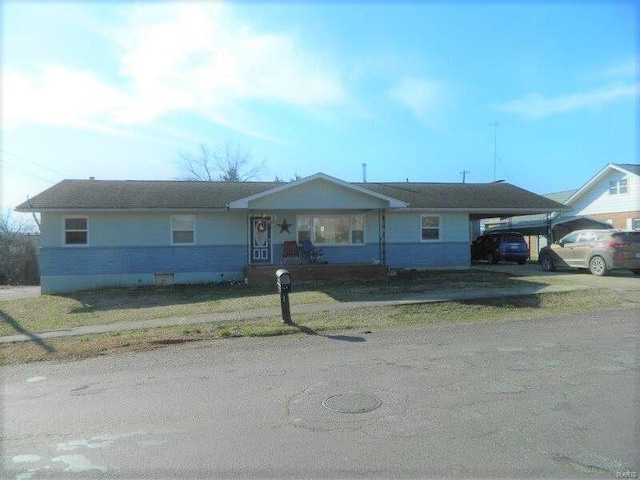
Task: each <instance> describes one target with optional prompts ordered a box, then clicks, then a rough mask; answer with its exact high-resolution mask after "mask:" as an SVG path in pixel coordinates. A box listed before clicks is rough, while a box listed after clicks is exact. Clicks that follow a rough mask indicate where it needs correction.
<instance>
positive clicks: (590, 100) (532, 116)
mask: <svg viewBox="0 0 640 480" xmlns="http://www.w3.org/2000/svg"><path fill="white" fill-rule="evenodd" d="M639 94H640V84H637V83H626V84H613V85H609V86H606V87H602V88H598V89H595V90H591V91H587V92H580V93H571V94H567V95H561V96H558V97H544V96H542V95H539V94H531V95H526V96H524V97H522V98H520V99H518V100H512V101H510V102H506V103H503V104H500V105H497V106H496V107H495V108H496V110H500V111H503V112H508V113H514V114H516V115H519V116H521V117H524V118H527V119H529V120H536V119H539V118H544V117H548V116H550V115H556V114H560V113H567V112H573V111H577V110H583V109H586V108H592V107H600V106H603V105H607V104H609V103H612V102H615V101H619V100H628V99H633V98H634V97H637V96H638V95H639Z"/></svg>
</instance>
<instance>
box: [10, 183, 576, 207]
mask: <svg viewBox="0 0 640 480" xmlns="http://www.w3.org/2000/svg"><path fill="white" fill-rule="evenodd" d="M316 175H318V174H316ZM307 178H308V177H307ZM322 178H324V179H327V178H328V179H329V180H330V181H331V179H332V177H329V176H326V175H323V174H322ZM333 180H335V183H336V184H339V185H344V184H345V183H346V182H342V181H341V180H338V179H333ZM302 181H305V179H302V180H299V181H298V182H291V183H289V184H285V185H284V187H285V188H293V187H294V186H295V185H296V184H298V183H299V182H302ZM307 181H308V180H307ZM349 185H352V186H353V187H355V188H357V189H360V190H362V191H367V190H368V191H370V192H372V194H375V195H376V196H384V197H388V198H390V199H395V200H398V201H399V202H402V203H403V204H406V205H407V207H406V208H409V209H429V210H443V211H446V210H448V211H452V210H454V211H456V210H457V211H467V212H470V213H474V214H476V215H481V214H484V213H486V214H490V215H493V216H496V215H504V216H507V215H518V214H520V215H522V214H528V213H542V212H551V211H560V210H565V209H566V206H565V205H563V204H562V203H558V202H556V201H554V200H551V199H548V198H545V197H543V196H540V195H536V194H535V193H532V192H529V191H527V190H524V189H522V188H519V187H516V186H514V185H511V184H509V183H506V182H493V183H424V182H399V183H386V182H385V183H350V184H349ZM282 188H283V184H282V183H278V182H238V183H234V182H190V181H137V180H135V181H130V180H63V181H61V182H60V183H58V184H56V185H54V186H53V187H51V188H49V189H47V190H45V191H44V192H42V193H40V194H38V195H36V196H35V197H33V198H32V199H30V200H28V201H27V202H24V203H22V204H20V205H19V206H18V207H17V208H16V210H17V211H21V212H29V211H36V212H37V211H74V210H76V211H82V210H210V209H225V208H227V207H228V206H229V204H230V203H231V202H238V201H240V200H243V199H246V198H248V197H251V196H255V195H257V194H261V193H267V192H268V191H269V190H274V189H279V190H282ZM293 208H295V206H293ZM345 208H348V206H346V207H345ZM403 208H404V207H403Z"/></svg>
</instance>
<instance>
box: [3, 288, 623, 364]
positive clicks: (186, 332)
mask: <svg viewBox="0 0 640 480" xmlns="http://www.w3.org/2000/svg"><path fill="white" fill-rule="evenodd" d="M635 306H636V304H634V303H632V302H629V301H625V300H624V299H622V298H620V297H618V296H617V295H616V294H615V292H612V291H609V290H595V289H594V290H578V291H571V292H563V293H548V294H541V295H526V296H519V297H508V298H496V299H482V300H473V301H470V300H469V301H458V302H442V303H429V304H419V305H401V306H389V307H375V308H359V309H354V310H338V311H332V312H319V313H308V314H300V315H295V316H294V319H293V321H294V324H293V325H285V324H284V323H282V321H281V319H280V318H279V317H273V318H265V319H259V320H245V321H239V322H232V321H225V322H211V323H203V324H198V325H189V326H180V327H167V328H156V329H149V330H136V331H120V332H114V333H108V334H100V335H92V336H85V337H69V338H58V339H51V340H45V341H43V342H44V344H38V343H35V342H31V341H30V342H18V343H9V344H2V345H0V362H1V363H2V364H13V363H25V362H33V361H40V360H73V359H80V358H86V357H93V356H98V355H113V354H119V353H123V352H142V351H147V350H153V349H156V348H161V347H166V346H169V345H180V344H185V345H186V344H194V345H195V344H197V345H202V346H205V345H207V344H206V343H202V342H203V341H215V340H218V341H220V340H222V339H229V338H232V337H268V336H278V335H290V334H299V335H329V334H331V333H336V332H345V331H354V332H363V331H367V332H370V331H373V332H376V331H382V330H385V329H390V328H406V327H410V326H414V325H429V324H431V325H438V324H447V323H482V322H496V321H517V320H520V319H525V318H526V319H531V318H539V317H541V316H549V315H556V314H563V313H573V312H578V311H598V310H607V309H616V308H624V307H635ZM358 334H360V333H358ZM195 342H198V343H195ZM211 345H212V346H215V343H213V344H211Z"/></svg>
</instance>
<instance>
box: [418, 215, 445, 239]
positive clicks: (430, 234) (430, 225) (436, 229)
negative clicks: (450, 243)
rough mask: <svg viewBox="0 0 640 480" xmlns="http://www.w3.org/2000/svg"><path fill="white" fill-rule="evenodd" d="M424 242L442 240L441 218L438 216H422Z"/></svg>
mask: <svg viewBox="0 0 640 480" xmlns="http://www.w3.org/2000/svg"><path fill="white" fill-rule="evenodd" d="M421 219H422V236H421V239H422V241H423V242H428V241H433V240H440V217H439V216H438V215H422V217H421Z"/></svg>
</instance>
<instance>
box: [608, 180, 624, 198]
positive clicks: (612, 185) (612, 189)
mask: <svg viewBox="0 0 640 480" xmlns="http://www.w3.org/2000/svg"><path fill="white" fill-rule="evenodd" d="M623 193H627V179H626V178H622V179H620V180H611V181H610V182H609V195H621V194H623Z"/></svg>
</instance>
